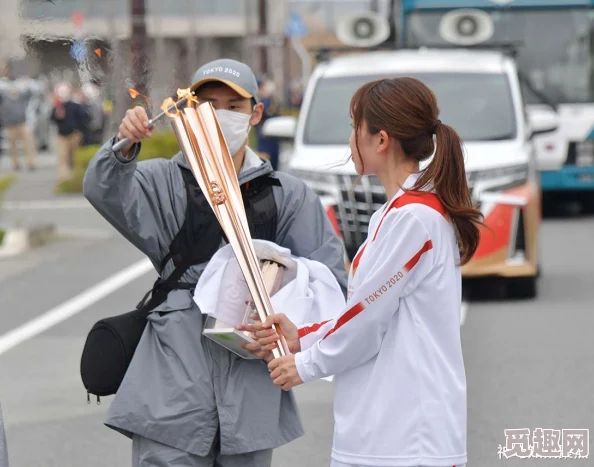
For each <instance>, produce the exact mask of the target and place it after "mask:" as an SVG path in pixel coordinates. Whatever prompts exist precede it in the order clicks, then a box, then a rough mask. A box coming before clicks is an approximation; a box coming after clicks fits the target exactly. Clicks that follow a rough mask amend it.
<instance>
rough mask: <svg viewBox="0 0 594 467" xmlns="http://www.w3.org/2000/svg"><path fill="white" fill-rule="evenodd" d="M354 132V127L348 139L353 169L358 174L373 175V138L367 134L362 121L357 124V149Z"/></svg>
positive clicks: (365, 126) (365, 125)
mask: <svg viewBox="0 0 594 467" xmlns="http://www.w3.org/2000/svg"><path fill="white" fill-rule="evenodd" d="M356 133H357V131H356V129H355V128H353V131H351V137H350V139H349V146H350V148H351V157H352V159H353V163H354V164H355V170H356V171H357V173H358V174H359V175H373V173H374V167H375V164H374V160H375V158H374V155H375V148H374V147H373V138H372V136H371V135H370V134H369V131H368V129H367V124H366V123H365V122H364V121H363V122H362V123H361V125H360V126H359V141H358V142H359V149H357V134H356ZM359 151H360V152H359Z"/></svg>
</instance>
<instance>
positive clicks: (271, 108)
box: [256, 80, 280, 170]
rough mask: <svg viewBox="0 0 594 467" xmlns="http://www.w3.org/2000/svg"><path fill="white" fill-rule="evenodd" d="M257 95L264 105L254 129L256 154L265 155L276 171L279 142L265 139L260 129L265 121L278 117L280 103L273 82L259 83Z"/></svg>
mask: <svg viewBox="0 0 594 467" xmlns="http://www.w3.org/2000/svg"><path fill="white" fill-rule="evenodd" d="M258 94H259V97H260V102H261V103H262V104H263V105H264V113H263V114H262V121H261V122H260V124H259V125H258V126H257V127H256V136H257V138H258V146H257V149H258V152H259V153H263V154H266V155H267V156H268V159H269V160H270V164H271V165H272V168H273V169H274V170H278V158H279V152H280V142H279V140H278V139H276V138H266V137H265V136H264V135H263V134H262V128H263V127H264V123H265V122H266V120H268V119H269V118H272V117H278V116H279V115H280V102H279V100H278V98H277V97H276V87H275V84H274V81H272V80H265V81H262V82H261V83H260V86H259V90H258Z"/></svg>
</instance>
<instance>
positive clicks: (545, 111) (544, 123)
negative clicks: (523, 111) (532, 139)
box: [528, 107, 559, 136]
mask: <svg viewBox="0 0 594 467" xmlns="http://www.w3.org/2000/svg"><path fill="white" fill-rule="evenodd" d="M528 122H529V124H530V129H531V130H532V136H535V135H542V134H544V133H552V132H553V131H556V130H557V128H558V127H559V117H558V115H557V112H555V111H554V110H552V109H550V108H548V107H538V108H532V109H530V110H529V111H528Z"/></svg>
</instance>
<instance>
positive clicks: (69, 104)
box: [51, 82, 89, 180]
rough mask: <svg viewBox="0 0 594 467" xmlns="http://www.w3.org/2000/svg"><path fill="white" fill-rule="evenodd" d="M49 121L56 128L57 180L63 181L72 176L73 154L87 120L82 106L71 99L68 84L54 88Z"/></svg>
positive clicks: (70, 87) (77, 146)
mask: <svg viewBox="0 0 594 467" xmlns="http://www.w3.org/2000/svg"><path fill="white" fill-rule="evenodd" d="M51 119H52V121H54V122H55V123H56V126H57V127H58V135H57V140H56V149H57V152H58V178H59V180H65V179H68V178H70V176H71V175H72V170H73V168H74V153H75V152H76V150H77V149H78V148H79V146H80V143H81V141H82V137H83V132H84V130H85V128H86V126H87V124H88V120H89V117H88V115H87V113H86V112H85V110H84V108H83V106H82V105H81V104H79V103H77V102H74V100H73V99H72V86H71V85H70V84H68V83H65V82H63V83H59V84H58V85H57V86H56V88H55V97H54V109H53V110H52V115H51Z"/></svg>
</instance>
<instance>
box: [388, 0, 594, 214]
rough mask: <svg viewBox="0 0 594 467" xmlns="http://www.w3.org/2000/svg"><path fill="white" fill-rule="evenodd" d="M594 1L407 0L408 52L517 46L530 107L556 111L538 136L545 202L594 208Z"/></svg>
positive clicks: (404, 36) (403, 34)
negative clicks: (551, 126)
mask: <svg viewBox="0 0 594 467" xmlns="http://www.w3.org/2000/svg"><path fill="white" fill-rule="evenodd" d="M593 6H594V0H569V1H563V0H402V2H401V9H400V14H401V18H400V28H399V42H400V43H401V44H402V45H403V46H404V47H423V46H426V47H444V46H445V47H447V46H457V47H466V46H468V47H476V46H478V47H481V46H485V47H497V46H499V45H501V46H508V47H509V46H510V45H511V46H513V49H514V53H515V54H516V60H517V64H518V67H519V70H520V72H521V73H522V76H523V82H524V83H525V86H524V87H523V94H524V100H525V101H526V102H527V104H528V105H527V107H528V109H529V110H530V106H533V107H537V106H553V107H554V108H555V109H556V110H557V112H558V116H559V127H558V130H557V131H556V132H554V133H551V134H547V135H540V136H537V137H535V142H536V146H537V160H538V169H539V172H540V181H541V187H542V191H543V196H544V198H545V202H547V199H548V198H551V199H558V197H559V196H562V197H564V198H568V199H570V200H580V201H583V203H584V206H585V208H586V209H587V210H590V211H591V210H593V209H594V62H593V59H594V55H593V53H594V8H593Z"/></svg>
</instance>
